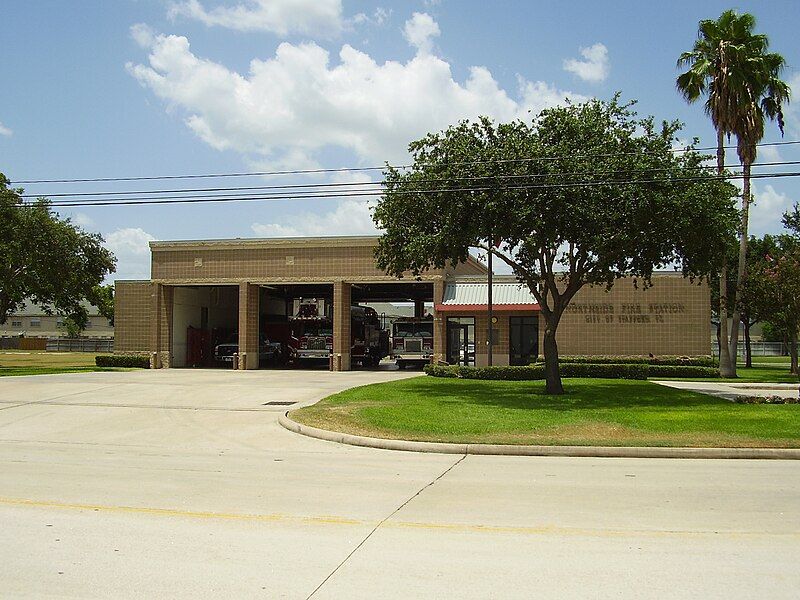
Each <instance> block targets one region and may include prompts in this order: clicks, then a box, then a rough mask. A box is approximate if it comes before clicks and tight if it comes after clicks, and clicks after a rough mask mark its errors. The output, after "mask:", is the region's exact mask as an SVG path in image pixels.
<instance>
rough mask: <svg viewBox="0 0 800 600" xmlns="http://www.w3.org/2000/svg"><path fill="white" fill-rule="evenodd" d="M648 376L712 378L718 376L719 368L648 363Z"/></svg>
mask: <svg viewBox="0 0 800 600" xmlns="http://www.w3.org/2000/svg"><path fill="white" fill-rule="evenodd" d="M647 376H648V377H691V378H695V377H702V378H704V379H714V378H718V377H719V369H717V368H716V367H695V366H683V365H678V366H675V365H648V366H647Z"/></svg>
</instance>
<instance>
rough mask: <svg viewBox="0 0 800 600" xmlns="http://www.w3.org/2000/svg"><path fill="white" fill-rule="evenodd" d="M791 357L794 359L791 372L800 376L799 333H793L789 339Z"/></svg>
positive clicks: (790, 368)
mask: <svg viewBox="0 0 800 600" xmlns="http://www.w3.org/2000/svg"><path fill="white" fill-rule="evenodd" d="M789 356H791V357H792V358H791V366H790V367H789V372H791V373H794V374H795V375H800V371H798V369H797V331H793V332H792V333H791V335H790V337H789Z"/></svg>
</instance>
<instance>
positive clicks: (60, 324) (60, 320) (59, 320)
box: [56, 317, 64, 327]
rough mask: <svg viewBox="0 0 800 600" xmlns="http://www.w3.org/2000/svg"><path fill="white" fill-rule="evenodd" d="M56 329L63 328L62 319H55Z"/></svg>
mask: <svg viewBox="0 0 800 600" xmlns="http://www.w3.org/2000/svg"><path fill="white" fill-rule="evenodd" d="M56 327H64V319H62V318H61V317H59V318H58V319H56Z"/></svg>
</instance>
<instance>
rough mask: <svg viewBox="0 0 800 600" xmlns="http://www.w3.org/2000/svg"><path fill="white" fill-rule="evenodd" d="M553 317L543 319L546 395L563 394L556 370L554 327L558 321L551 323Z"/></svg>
mask: <svg viewBox="0 0 800 600" xmlns="http://www.w3.org/2000/svg"><path fill="white" fill-rule="evenodd" d="M551 320H553V317H552V316H551V317H550V318H549V319H548V318H545V327H544V377H545V391H546V392H547V393H548V394H563V393H564V386H563V385H562V384H561V372H560V370H559V368H558V344H557V343H556V327H557V325H558V321H556V322H555V323H554V324H553V323H551Z"/></svg>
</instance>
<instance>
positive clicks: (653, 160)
mask: <svg viewBox="0 0 800 600" xmlns="http://www.w3.org/2000/svg"><path fill="white" fill-rule="evenodd" d="M679 130H680V124H679V123H677V122H663V123H661V124H660V125H656V123H655V121H654V119H653V118H652V117H648V118H637V115H636V113H635V112H634V111H633V109H632V103H628V104H623V103H620V102H619V99H618V97H615V98H614V99H613V100H612V101H608V102H604V101H600V100H591V101H589V102H586V103H583V104H568V105H566V106H561V107H557V108H550V109H546V110H544V111H542V112H541V113H540V114H539V115H538V116H537V117H536V118H535V119H533V121H532V122H530V123H528V122H522V121H514V122H511V123H499V124H495V123H493V122H492V121H491V120H489V119H487V118H481V119H479V120H478V121H476V122H469V121H462V122H460V123H458V124H457V125H454V126H451V127H450V128H448V129H447V130H445V131H442V132H439V133H431V134H429V135H427V136H426V137H424V138H422V139H420V140H418V141H415V142H412V143H411V144H410V145H409V150H410V152H411V154H412V156H413V159H414V160H413V165H412V166H411V167H410V168H409V169H395V168H391V167H388V168H387V172H386V177H385V181H384V194H383V196H382V198H381V199H380V201H379V202H378V204H377V206H376V207H375V210H374V215H373V216H374V220H375V223H376V224H377V226H378V227H379V228H381V229H384V230H385V233H384V235H383V236H382V237H381V240H380V243H379V246H378V249H377V251H376V253H377V258H378V263H379V265H380V266H381V267H382V268H385V269H386V270H387V271H388V272H389V273H392V274H395V275H397V276H402V275H403V274H404V273H405V272H409V271H410V272H411V273H412V274H418V273H420V272H421V271H423V270H425V269H428V268H431V267H438V268H441V267H444V266H445V265H446V264H447V263H448V262H451V261H452V262H456V261H463V260H465V259H466V258H467V255H468V253H469V251H470V248H476V247H477V248H483V249H485V250H490V251H492V252H493V254H494V255H496V256H497V257H498V258H499V259H500V260H502V261H503V262H505V263H506V264H507V265H509V266H510V267H511V269H512V270H513V272H514V274H515V275H516V276H517V277H518V278H519V279H520V281H521V282H524V283H525V284H526V285H527V286H528V288H529V289H530V291H531V293H532V294H533V295H534V297H535V298H536V300H537V301H538V303H539V306H540V310H541V313H542V316H543V317H544V319H545V322H546V327H545V332H544V342H545V344H544V354H545V363H546V370H547V389H548V391H549V392H550V393H560V392H562V391H563V388H562V386H561V381H560V377H559V371H558V348H557V344H556V341H555V334H556V329H557V327H558V323H559V321H560V319H561V315H562V314H563V312H564V309H565V308H566V306H567V305H568V304H569V302H570V300H571V299H572V298H573V297H574V295H575V294H576V293H577V292H578V290H580V289H581V288H582V287H583V286H584V285H587V284H600V285H606V286H609V287H610V286H611V285H612V284H613V283H614V281H615V280H617V279H619V278H621V277H626V276H633V277H635V278H637V281H638V282H640V283H641V284H642V285H645V286H646V285H649V282H650V277H651V276H652V274H653V271H654V270H656V269H658V268H664V267H670V266H672V265H677V266H678V267H679V268H680V269H682V270H683V272H684V274H686V275H688V276H703V275H707V274H709V273H710V272H712V271H713V270H714V269H716V268H717V267H718V266H719V262H720V259H721V256H722V254H723V249H724V248H725V247H726V246H727V245H728V243H729V241H730V236H731V235H733V233H734V231H735V223H736V220H737V211H736V209H735V206H734V200H733V198H734V196H735V193H736V190H735V188H734V187H733V186H731V185H730V184H728V183H725V182H723V181H721V180H720V179H718V178H717V177H715V176H713V173H710V172H709V170H708V168H707V167H705V166H704V165H703V161H704V158H705V157H703V156H702V155H700V154H699V153H698V152H696V151H694V150H693V149H692V148H691V147H689V148H686V149H685V151H681V152H675V151H674V148H673V144H675V143H676V141H677V140H676V134H677V132H678V131H679Z"/></svg>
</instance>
